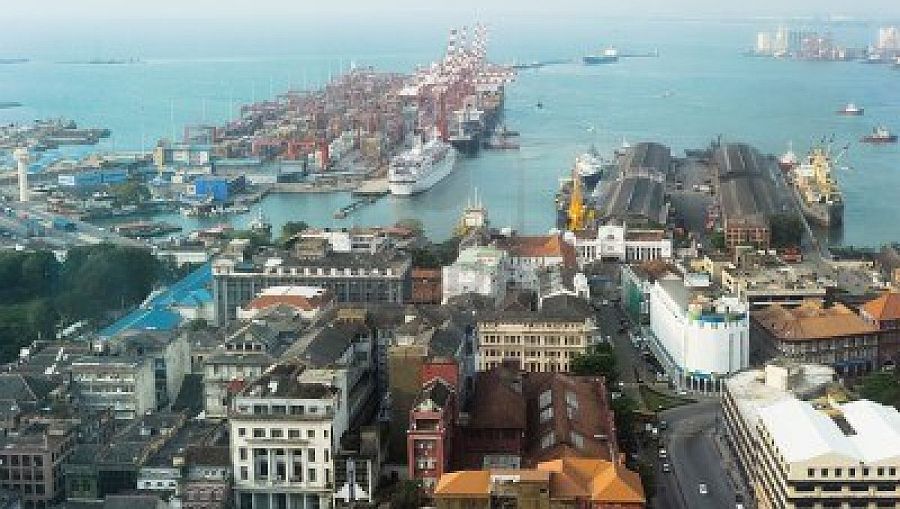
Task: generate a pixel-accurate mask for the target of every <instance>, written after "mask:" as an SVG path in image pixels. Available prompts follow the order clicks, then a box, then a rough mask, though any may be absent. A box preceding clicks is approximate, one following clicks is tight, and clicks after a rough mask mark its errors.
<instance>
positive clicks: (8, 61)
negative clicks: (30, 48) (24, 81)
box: [0, 58, 28, 65]
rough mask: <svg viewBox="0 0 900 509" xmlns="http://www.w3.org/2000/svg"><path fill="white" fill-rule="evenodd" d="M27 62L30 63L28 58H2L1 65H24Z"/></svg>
mask: <svg viewBox="0 0 900 509" xmlns="http://www.w3.org/2000/svg"><path fill="white" fill-rule="evenodd" d="M27 62H28V59H27V58H0V65H4V64H6V65H10V64H24V63H27Z"/></svg>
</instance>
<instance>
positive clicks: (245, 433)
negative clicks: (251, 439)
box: [238, 428, 247, 437]
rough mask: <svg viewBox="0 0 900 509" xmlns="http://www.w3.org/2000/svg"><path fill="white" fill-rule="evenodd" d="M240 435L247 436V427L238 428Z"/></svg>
mask: <svg viewBox="0 0 900 509" xmlns="http://www.w3.org/2000/svg"><path fill="white" fill-rule="evenodd" d="M238 436H239V437H245V436H247V428H238Z"/></svg>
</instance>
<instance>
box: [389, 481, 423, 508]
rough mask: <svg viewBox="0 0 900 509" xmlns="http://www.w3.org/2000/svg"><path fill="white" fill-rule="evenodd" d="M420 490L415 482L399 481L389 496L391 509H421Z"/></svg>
mask: <svg viewBox="0 0 900 509" xmlns="http://www.w3.org/2000/svg"><path fill="white" fill-rule="evenodd" d="M422 498H423V497H422V489H421V488H420V487H419V483H417V482H415V481H400V483H398V484H397V486H396V489H395V490H394V493H392V494H391V509H419V508H420V507H422V505H423V504H422Z"/></svg>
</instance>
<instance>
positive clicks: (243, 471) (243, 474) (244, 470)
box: [241, 467, 248, 481]
mask: <svg viewBox="0 0 900 509" xmlns="http://www.w3.org/2000/svg"><path fill="white" fill-rule="evenodd" d="M247 478H248V475H247V467H241V480H242V481H246V480H247Z"/></svg>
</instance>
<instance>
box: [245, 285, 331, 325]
mask: <svg viewBox="0 0 900 509" xmlns="http://www.w3.org/2000/svg"><path fill="white" fill-rule="evenodd" d="M331 305H332V298H331V295H329V294H328V292H327V291H326V290H325V289H324V288H317V287H310V286H270V287H268V288H264V289H262V290H261V291H260V292H259V294H258V295H257V296H256V298H254V299H253V300H251V301H250V302H248V303H247V304H245V305H244V306H243V307H241V308H240V309H238V311H237V317H238V319H240V320H253V319H254V318H257V317H259V316H261V315H265V314H266V312H269V311H271V310H273V309H276V308H284V309H286V310H289V311H291V312H294V313H296V314H297V316H299V317H300V318H302V319H303V320H306V321H308V322H311V321H314V320H315V319H316V318H317V317H318V316H319V315H320V314H321V313H322V312H323V311H324V310H327V309H330V308H331Z"/></svg>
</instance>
